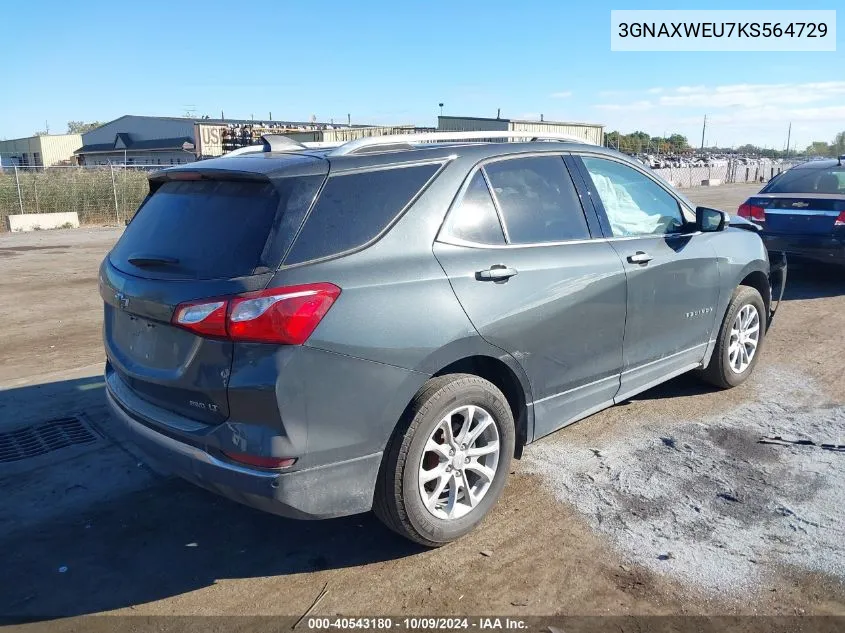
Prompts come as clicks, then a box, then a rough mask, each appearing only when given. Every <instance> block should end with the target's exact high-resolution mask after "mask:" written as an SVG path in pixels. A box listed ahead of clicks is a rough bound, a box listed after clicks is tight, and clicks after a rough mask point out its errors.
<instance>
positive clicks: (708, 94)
mask: <svg viewBox="0 0 845 633" xmlns="http://www.w3.org/2000/svg"><path fill="white" fill-rule="evenodd" d="M843 94H845V81H826V82H816V83H804V84H787V83H783V84H735V85H726V86H716V87H714V88H705V87H696V88H688V87H684V86H682V87H680V88H676V89H674V90H672V91H670V92H669V93H668V94H664V95H662V96H661V97H660V98H659V101H658V103H659V105H662V106H668V107H687V108H708V109H712V108H760V107H766V106H769V105H800V104H808V103H819V102H824V101H828V100H831V99H834V98H836V97H838V96H840V95H843Z"/></svg>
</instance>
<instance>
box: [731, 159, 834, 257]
mask: <svg viewBox="0 0 845 633" xmlns="http://www.w3.org/2000/svg"><path fill="white" fill-rule="evenodd" d="M843 158H845V156H840V157H839V159H838V160H837V159H832V160H814V161H810V162H807V163H803V164H801V165H797V166H795V167H793V168H792V169H789V170H787V171H785V172H783V173H781V174H779V175H778V176H776V177H775V178H773V179H772V180H771V181H770V182H769V183H768V184H767V185H766V186H765V187H764V188H763V189H762V191H760V193H758V194H756V195H754V196H752V197H750V198H749V199H748V200H746V201H745V202H744V203H743V204H742V205H741V206H740V207H739V210H738V214H739V215H740V216H741V217H743V218H746V219H747V220H750V221H751V222H753V223H754V224H756V225H757V226H758V227H759V228H760V237H762V238H763V242H764V243H765V244H766V248H767V249H768V250H769V252H770V253H772V252H784V253H786V254H787V255H794V256H798V257H804V258H808V259H812V260H816V261H824V262H831V263H836V264H841V265H845V165H843V164H842V160H843Z"/></svg>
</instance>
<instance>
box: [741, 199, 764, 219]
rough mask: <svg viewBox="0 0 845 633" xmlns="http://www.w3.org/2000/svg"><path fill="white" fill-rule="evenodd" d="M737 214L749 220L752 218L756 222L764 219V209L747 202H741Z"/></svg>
mask: <svg viewBox="0 0 845 633" xmlns="http://www.w3.org/2000/svg"><path fill="white" fill-rule="evenodd" d="M737 215H739V217H741V218H748V219H749V220H754V221H756V222H765V221H766V210H765V209H764V208H763V207H758V206H755V205H753V204H748V203H747V202H743V203H742V204H741V205H739V209H738V210H737Z"/></svg>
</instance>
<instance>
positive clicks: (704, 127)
mask: <svg viewBox="0 0 845 633" xmlns="http://www.w3.org/2000/svg"><path fill="white" fill-rule="evenodd" d="M706 129H707V115H706V114H705V115H704V125H702V126H701V151H702V152H703V151H704V131H705V130H706Z"/></svg>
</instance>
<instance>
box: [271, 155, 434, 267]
mask: <svg viewBox="0 0 845 633" xmlns="http://www.w3.org/2000/svg"><path fill="white" fill-rule="evenodd" d="M438 169H440V164H428V165H414V166H411V167H393V168H388V169H379V170H375V171H366V172H354V173H351V174H339V175H335V176H329V179H328V180H327V181H326V184H325V186H324V187H323V190H322V192H321V193H320V197H319V199H318V200H317V203H316V204H315V205H314V208H313V209H312V210H311V213H309V214H308V218H307V219H306V221H305V226H304V227H303V228H302V230H301V231H300V233H299V236H297V238H296V241H295V242H294V244H293V248H292V249H291V251H290V254H289V255H288V256H287V258H286V259H285V264H287V265H289V264H299V263H302V262H307V261H311V260H314V259H320V258H322V257H328V256H330V255H337V254H338V253H343V252H345V251H349V250H352V249H354V248H358V247H359V246H363V245H364V244H366V243H367V242H369V241H370V240H372V239H373V238H375V237H376V236H377V235H379V233H381V232H382V231H383V230H384V229H385V228H387V226H388V225H389V224H390V223H391V222H392V221H393V220H394V219H395V218H396V217H397V216H398V215H399V214H400V213H401V212H402V210H403V209H404V208H405V207H406V206H407V205H408V203H409V202H410V201H411V200H412V199H413V198H414V196H416V195H417V194H418V193H419V192H420V190H421V189H422V188H423V187H424V186H425V184H426V183H427V182H428V181H429V180H430V179H431V177H432V176H434V174H436V173H437V170H438Z"/></svg>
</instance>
